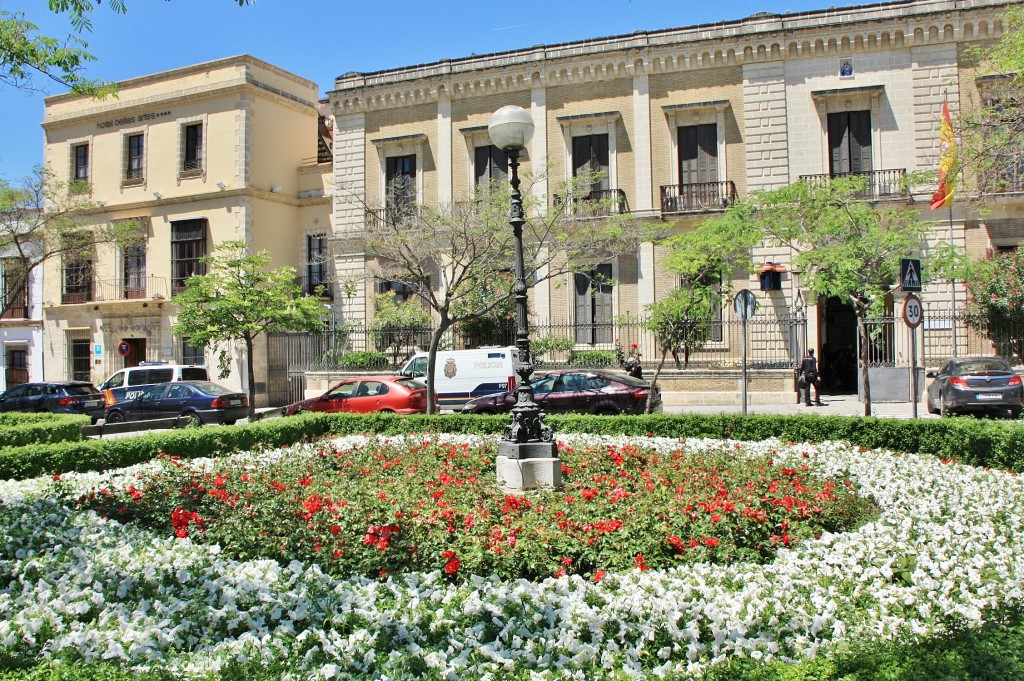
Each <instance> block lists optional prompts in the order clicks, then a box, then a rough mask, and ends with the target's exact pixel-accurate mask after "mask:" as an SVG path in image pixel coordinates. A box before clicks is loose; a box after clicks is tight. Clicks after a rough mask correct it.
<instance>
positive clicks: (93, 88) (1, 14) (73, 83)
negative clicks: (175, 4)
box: [0, 0, 248, 97]
mask: <svg viewBox="0 0 1024 681" xmlns="http://www.w3.org/2000/svg"><path fill="white" fill-rule="evenodd" d="M94 1H95V5H94ZM168 1H169V0H168ZM232 1H233V2H237V3H238V4H239V6H241V5H244V4H247V3H248V0H232ZM48 4H49V8H50V11H52V12H55V13H57V14H64V13H66V14H67V15H68V18H69V19H70V20H71V25H72V27H73V28H74V30H75V33H74V34H69V35H67V36H65V37H64V38H63V39H58V38H51V37H48V36H44V35H41V34H39V33H38V31H39V27H38V26H36V25H35V24H33V23H32V22H30V21H29V20H28V19H26V18H25V15H24V13H23V12H13V13H12V12H5V11H2V10H0V83H6V84H7V85H9V86H12V87H14V88H16V89H18V90H34V89H36V88H35V87H34V86H33V82H32V78H33V75H34V74H40V75H42V76H45V77H46V78H48V79H50V80H52V81H54V82H56V83H59V84H61V85H63V86H64V87H67V88H69V89H70V90H71V91H73V92H77V93H78V94H84V95H91V96H96V97H102V96H105V95H108V94H111V93H113V92H115V90H116V88H115V87H114V86H113V85H112V84H110V83H104V82H102V81H93V80H89V79H88V78H86V77H85V74H84V71H85V65H86V64H87V63H88V62H91V61H95V60H96V58H95V57H94V56H93V55H91V54H89V52H88V51H87V48H88V44H87V43H86V41H85V40H84V39H83V38H82V33H83V32H87V31H89V30H91V29H92V22H91V20H90V15H91V14H92V12H93V11H94V10H95V9H96V6H99V5H100V4H102V0H49V3H48ZM107 6H108V7H109V8H110V9H111V10H113V11H114V12H117V13H119V14H124V13H125V12H127V11H128V10H127V7H126V6H125V2H124V0H107Z"/></svg>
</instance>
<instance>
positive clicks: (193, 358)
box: [181, 336, 206, 380]
mask: <svg viewBox="0 0 1024 681" xmlns="http://www.w3.org/2000/svg"><path fill="white" fill-rule="evenodd" d="M181 363H182V364H198V365H203V364H206V348H204V347H203V346H202V345H192V339H191V338H189V337H188V336H185V337H184V338H182V339H181ZM182 374H183V376H182V377H184V372H182ZM205 379H206V377H205V376H203V377H202V378H201V379H200V380H205Z"/></svg>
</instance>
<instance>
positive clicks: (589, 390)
mask: <svg viewBox="0 0 1024 681" xmlns="http://www.w3.org/2000/svg"><path fill="white" fill-rule="evenodd" d="M532 383H533V397H534V400H535V401H536V402H537V404H538V405H539V406H540V408H541V409H542V410H544V411H545V412H546V413H548V414H558V413H564V412H582V413H590V414H609V415H614V414H623V413H625V414H643V413H644V411H645V410H646V408H647V400H648V399H652V400H653V401H654V407H655V410H656V411H657V410H660V408H661V394H660V391H659V390H658V389H657V388H655V389H654V391H653V394H652V390H651V386H650V384H648V383H647V382H646V381H642V380H640V379H638V378H633V377H632V376H627V375H625V374H618V373H612V372H606V371H595V370H574V371H554V372H547V373H542V374H538V375H536V376H534V377H533V379H532ZM515 403H516V392H515V391H511V392H505V393H498V394H496V395H486V396H484V397H478V398H476V399H475V400H470V401H469V402H467V403H466V405H465V406H464V407H463V408H462V413H463V414H503V413H505V412H508V411H510V410H511V409H512V407H513V406H515Z"/></svg>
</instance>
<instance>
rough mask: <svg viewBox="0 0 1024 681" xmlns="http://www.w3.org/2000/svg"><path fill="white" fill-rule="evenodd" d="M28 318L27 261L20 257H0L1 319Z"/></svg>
mask: <svg viewBox="0 0 1024 681" xmlns="http://www.w3.org/2000/svg"><path fill="white" fill-rule="evenodd" d="M27 318H28V286H27V281H26V280H25V262H24V261H23V260H20V259H19V258H0V319H27Z"/></svg>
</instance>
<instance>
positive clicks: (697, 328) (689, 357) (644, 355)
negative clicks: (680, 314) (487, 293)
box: [270, 314, 807, 371]
mask: <svg viewBox="0 0 1024 681" xmlns="http://www.w3.org/2000/svg"><path fill="white" fill-rule="evenodd" d="M586 326H587V328H588V329H591V328H592V330H593V331H594V332H595V333H593V334H589V335H590V337H593V338H607V339H608V341H607V342H595V343H579V342H577V340H576V339H577V338H578V336H577V331H578V326H577V325H576V324H572V323H551V324H538V325H534V326H532V327H531V329H530V338H531V349H532V350H533V355H534V358H533V359H534V363H535V365H536V366H538V367H539V368H549V369H551V368H562V367H567V366H573V367H586V368H601V367H611V368H618V366H619V365H620V363H621V362H622V360H623V359H624V358H625V357H627V356H633V355H637V356H639V357H640V359H641V361H642V362H644V363H645V364H646V365H648V366H654V365H655V364H657V363H658V362H659V361H660V360H661V355H662V353H661V348H659V347H658V344H657V342H656V339H655V337H654V335H653V334H652V333H651V332H650V331H648V330H647V329H646V328H645V326H644V321H643V320H638V319H632V320H626V321H619V322H609V323H607V324H587V325H586ZM746 326H747V328H746V334H747V351H746V358H747V366H748V368H753V369H790V368H794V367H796V366H797V365H798V364H799V362H800V358H801V357H802V355H803V351H804V349H805V347H806V337H807V321H806V319H804V318H802V317H778V316H775V315H771V314H766V315H763V316H755V317H754V318H752V319H750V320H749V321H748V322H747V323H746ZM432 333H433V329H431V328H427V327H417V328H395V327H388V328H377V329H375V328H367V327H347V326H343V325H338V326H337V327H336V328H335V329H333V330H330V329H328V330H326V331H324V332H323V333H286V334H275V335H274V336H272V337H271V342H270V354H271V356H272V357H280V358H282V360H283V361H281V362H280V365H282V366H283V365H287V368H288V370H289V371H334V370H366V369H373V370H395V369H399V368H401V366H402V365H403V364H404V363H405V361H406V360H407V359H408V358H409V357H410V356H411V355H412V354H413V353H415V352H418V351H425V350H426V349H427V348H428V347H429V343H430V338H431V335H432ZM690 337H691V339H692V341H691V342H689V343H686V344H680V345H679V346H677V347H675V348H672V349H671V350H669V351H668V352H667V353H666V359H667V363H666V368H673V367H674V368H678V369H738V368H741V362H742V357H743V323H742V322H741V321H738V320H722V321H714V320H713V321H710V322H708V321H706V320H699V321H695V322H694V332H693V333H691V334H690ZM512 345H515V328H514V326H512V325H507V326H492V327H490V328H489V329H487V331H486V332H485V333H482V332H480V331H479V330H475V329H472V328H470V329H460V328H454V329H451V330H450V331H449V332H447V333H446V334H445V335H444V337H443V339H442V343H441V347H442V349H465V348H474V347H481V346H512ZM272 362H273V360H272Z"/></svg>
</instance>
